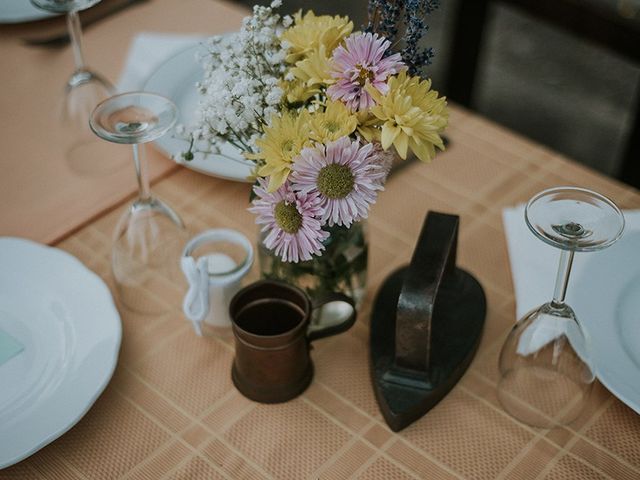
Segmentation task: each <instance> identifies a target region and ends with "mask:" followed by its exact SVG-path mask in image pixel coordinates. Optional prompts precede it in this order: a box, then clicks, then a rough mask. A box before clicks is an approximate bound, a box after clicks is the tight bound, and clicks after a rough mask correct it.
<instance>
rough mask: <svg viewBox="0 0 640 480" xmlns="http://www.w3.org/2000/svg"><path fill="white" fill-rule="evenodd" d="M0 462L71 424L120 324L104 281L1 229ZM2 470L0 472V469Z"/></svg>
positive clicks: (100, 373) (113, 355)
mask: <svg viewBox="0 0 640 480" xmlns="http://www.w3.org/2000/svg"><path fill="white" fill-rule="evenodd" d="M0 329H2V330H3V331H4V332H6V333H8V334H9V335H10V336H12V337H13V338H15V339H16V340H17V341H18V342H20V343H21V344H22V345H23V347H24V348H23V350H22V351H21V352H20V353H18V354H17V355H15V356H14V357H12V358H10V359H9V360H7V361H6V362H5V363H3V364H1V365H0V468H4V467H7V466H9V465H12V464H14V463H16V462H19V461H20V460H22V459H24V458H26V457H28V456H29V455H31V454H33V453H34V452H36V451H37V450H39V449H40V448H42V447H44V446H45V445H47V444H48V443H50V442H52V441H53V440H55V439H56V438H58V437H59V436H60V435H62V434H63V433H65V432H66V431H67V430H69V429H70V428H71V427H72V426H73V425H75V424H76V423H77V422H78V421H79V420H80V419H81V418H82V417H83V416H84V414H85V413H86V412H87V411H88V410H89V408H90V407H91V405H93V403H94V402H95V400H96V399H97V398H98V396H99V395H100V394H101V393H102V391H103V390H104V388H105V387H106V386H107V383H108V382H109V380H110V379H111V376H112V374H113V371H114V369H115V366H116V362H117V358H118V351H119V349H120V340H121V336H122V326H121V323H120V316H119V315H118V311H117V310H116V307H115V305H114V303H113V299H112V297H111V293H110V292H109V289H108V288H107V286H106V285H105V283H104V282H103V281H102V280H101V279H100V278H99V277H98V276H97V275H96V274H95V273H93V272H91V271H90V270H89V269H87V268H86V267H85V266H84V265H83V264H82V263H81V262H80V261H79V260H77V259H76V258H75V257H73V256H72V255H69V254H68V253H66V252H63V251H62V250H59V249H56V248H51V247H46V246H44V245H40V244H37V243H34V242H31V241H29V240H24V239H18V238H11V237H0ZM0 476H1V475H0Z"/></svg>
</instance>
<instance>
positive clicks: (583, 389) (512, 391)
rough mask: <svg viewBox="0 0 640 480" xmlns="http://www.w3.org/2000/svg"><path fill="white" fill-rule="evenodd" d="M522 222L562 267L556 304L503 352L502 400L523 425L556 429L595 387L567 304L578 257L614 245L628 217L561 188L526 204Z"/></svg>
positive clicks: (521, 327) (522, 325)
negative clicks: (556, 250) (548, 247)
mask: <svg viewBox="0 0 640 480" xmlns="http://www.w3.org/2000/svg"><path fill="white" fill-rule="evenodd" d="M525 221H526V223H527V226H528V227H529V229H530V230H531V231H532V232H533V234H534V235H535V236H536V237H538V238H539V239H540V240H542V241H543V242H545V243H547V244H549V245H551V246H553V247H556V248H559V249H560V263H559V266H558V274H557V276H556V283H555V290H554V293H553V299H552V300H551V301H550V302H547V303H545V304H543V305H541V306H540V307H538V308H536V309H534V310H532V311H531V312H529V313H528V314H526V315H525V316H524V317H523V318H522V319H521V320H520V321H518V322H517V323H516V325H515V326H514V327H513V329H512V330H511V332H510V333H509V336H508V337H507V340H506V341H505V343H504V345H503V347H502V351H501V352H500V359H499V369H500V381H499V383H498V398H499V400H500V403H501V404H502V406H503V407H504V408H505V410H506V411H507V412H509V413H510V414H511V415H512V416H513V417H515V418H517V419H518V420H520V421H522V422H523V423H526V424H529V425H532V426H536V427H542V428H553V427H555V426H560V425H566V424H568V423H571V422H572V421H573V420H575V419H576V418H577V417H578V415H579V414H580V413H581V411H582V410H583V408H584V406H585V405H586V404H587V401H588V398H589V393H590V392H591V387H592V386H593V382H594V380H595V374H594V370H593V366H592V364H591V360H590V347H589V341H588V338H587V337H586V336H585V333H584V331H583V329H582V327H581V326H580V323H579V322H578V319H577V318H576V315H575V313H574V311H573V310H572V309H571V307H570V306H569V305H567V304H566V303H565V294H566V292H567V285H568V282H569V274H570V272H571V265H572V263H573V256H574V253H575V252H594V251H597V250H602V249H604V248H607V247H608V246H610V245H611V244H613V243H614V242H615V241H617V240H618V239H619V238H620V236H621V235H622V231H623V229H624V217H623V215H622V212H621V211H620V209H619V208H618V207H617V206H616V205H615V204H614V203H613V202H612V201H611V200H609V199H608V198H606V197H605V196H603V195H600V194H598V193H596V192H592V191H590V190H586V189H582V188H577V187H556V188H551V189H548V190H545V191H543V192H540V193H538V194H537V195H535V196H534V197H533V198H532V199H531V200H529V203H528V204H527V207H526V209H525ZM594 293H595V292H594Z"/></svg>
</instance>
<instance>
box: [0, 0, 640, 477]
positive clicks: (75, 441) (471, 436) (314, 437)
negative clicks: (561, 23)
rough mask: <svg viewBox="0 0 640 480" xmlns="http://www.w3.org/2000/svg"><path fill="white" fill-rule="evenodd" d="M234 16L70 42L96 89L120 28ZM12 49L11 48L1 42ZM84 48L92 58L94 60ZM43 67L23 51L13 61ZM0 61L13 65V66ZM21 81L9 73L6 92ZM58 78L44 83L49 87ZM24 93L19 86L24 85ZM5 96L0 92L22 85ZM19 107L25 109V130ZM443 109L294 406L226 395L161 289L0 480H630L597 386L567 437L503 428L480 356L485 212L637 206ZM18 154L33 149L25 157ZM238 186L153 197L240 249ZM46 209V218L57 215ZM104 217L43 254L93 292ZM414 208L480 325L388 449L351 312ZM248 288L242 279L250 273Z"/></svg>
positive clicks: (503, 317)
mask: <svg viewBox="0 0 640 480" xmlns="http://www.w3.org/2000/svg"><path fill="white" fill-rule="evenodd" d="M239 16H240V15H239V13H238V11H237V10H234V9H232V8H229V7H228V6H227V5H226V4H221V3H218V2H213V1H204V0H189V1H182V2H179V1H174V2H171V1H168V0H166V1H165V0H158V1H155V2H152V4H149V5H146V6H144V7H139V8H138V9H136V10H131V11H128V12H126V13H124V14H122V15H121V16H118V17H116V18H114V19H112V20H110V21H109V22H108V23H105V24H104V25H100V26H98V27H96V29H95V30H93V31H92V32H90V34H89V35H88V44H89V50H90V54H91V57H92V58H95V59H96V62H98V61H101V62H102V65H100V66H101V67H102V68H103V69H104V70H105V71H106V72H107V73H110V74H111V75H112V76H113V75H114V73H115V72H116V71H117V66H118V62H119V61H120V59H121V58H122V55H120V53H118V52H116V51H111V50H109V51H108V52H107V50H106V49H107V48H108V47H109V45H112V44H113V43H115V44H116V47H117V48H116V50H119V51H120V52H124V49H125V48H126V44H127V41H126V39H127V38H129V36H130V35H131V34H133V32H134V31H136V30H137V29H141V28H144V29H147V30H149V29H153V28H155V29H158V30H159V29H162V28H164V29H170V28H172V27H173V29H174V30H175V29H178V28H179V29H182V30H183V31H187V30H189V28H190V26H189V23H190V22H193V30H203V29H204V28H205V26H206V25H207V24H208V23H210V24H211V25H213V27H212V29H214V28H216V27H217V28H222V27H221V25H223V24H224V25H227V24H228V25H229V27H230V28H231V27H235V26H237V23H238V19H239ZM180 19H182V20H180ZM176 25H177V26H176ZM119 29H121V30H122V31H123V32H126V33H123V37H118V36H117V35H115V32H117V31H119ZM0 48H8V47H7V46H2V47H0ZM13 48H14V49H15V51H18V45H17V44H14V45H13ZM101 49H105V52H106V53H104V55H102V56H101V55H100V54H99V51H100V50H101ZM30 52H31V51H30ZM116 53H118V54H117V55H116ZM50 55H53V54H51V53H45V52H39V51H33V52H31V56H32V58H31V60H33V61H34V62H35V60H36V58H38V57H40V58H49V56H50ZM60 55H62V53H60ZM116 57H117V58H116ZM14 63H15V65H14V66H16V68H18V67H17V66H19V62H18V61H17V60H14ZM33 68H34V67H33V64H32V65H31V70H29V71H30V72H31V74H32V73H33ZM26 71H27V69H26V67H24V69H23V70H22V71H21V73H20V78H22V77H24V76H25V75H27V73H25V72H26ZM14 73H15V72H14ZM0 75H2V78H3V80H4V79H6V78H7V77H8V76H9V74H8V73H7V72H6V71H5V70H3V71H2V73H1V74H0ZM16 76H17V75H16ZM63 78H64V75H62V73H61V74H60V77H59V79H58V80H60V81H62V79H63ZM23 80H24V79H23ZM24 81H27V82H33V83H37V82H35V81H34V80H33V79H32V78H31V77H29V78H28V79H27V80H24ZM48 81H49V80H47V82H48ZM52 81H53V80H52ZM17 83H18V80H15V81H14V82H13V83H12V87H11V88H14V89H21V88H24V86H20V85H17ZM47 84H48V83H47ZM3 98H4V97H3ZM3 101H5V100H3ZM12 101H13V100H12ZM15 102H16V104H17V103H18V102H17V100H16V101H15ZM36 104H37V103H36V102H35V101H34V105H36ZM35 109H36V107H35V106H32V107H31V113H30V114H31V115H32V114H33V111H34V110H35ZM452 110H453V114H452V117H451V127H450V129H449V132H448V134H449V136H450V139H451V146H450V147H449V149H448V151H447V152H445V153H444V154H442V155H439V156H438V158H437V159H436V160H435V161H434V163H433V164H432V165H429V166H426V165H422V164H418V163H416V164H413V165H410V166H408V167H407V168H406V169H405V170H403V171H402V172H401V173H399V174H398V175H396V176H395V177H393V178H392V179H391V180H390V181H389V182H388V184H387V189H386V191H385V192H384V193H383V194H382V195H381V197H380V199H379V202H378V204H377V205H376V206H375V207H374V208H373V211H372V215H371V219H370V222H369V224H370V238H371V246H372V248H371V252H370V264H369V290H368V295H367V301H366V303H365V307H364V309H363V310H362V311H361V312H360V315H359V320H358V322H357V323H356V326H355V327H354V328H353V329H352V330H350V331H349V332H348V333H346V334H342V335H340V336H337V337H332V338H330V339H326V340H322V341H319V342H317V344H316V346H315V348H314V350H313V353H312V357H313V360H314V362H315V366H316V374H315V379H314V381H313V383H312V385H311V387H310V388H309V389H308V390H307V391H306V392H305V393H304V394H303V395H302V396H301V397H299V398H297V399H295V400H293V401H290V402H288V403H285V404H281V405H261V404H257V403H253V402H251V401H249V400H247V399H245V398H244V397H242V396H241V395H240V394H239V393H238V392H237V391H236V390H235V388H234V387H233V385H232V383H231V379H230V368H231V362H232V358H233V343H232V342H231V341H230V340H228V339H226V340H225V339H204V338H198V337H196V336H195V335H194V333H193V331H192V329H191V326H190V325H189V324H188V323H187V322H186V321H185V319H184V318H183V316H182V314H181V312H180V311H179V308H178V306H179V302H180V299H181V296H182V294H183V291H182V286H181V285H176V284H171V283H169V282H167V283H166V284H165V291H164V292H163V293H162V294H161V296H159V297H158V301H160V302H165V303H166V306H167V308H168V309H169V310H170V311H169V312H168V313H167V314H165V315H162V316H158V317H153V318H150V317H142V316H136V315H133V314H131V313H130V312H127V311H126V310H124V309H122V308H121V309H120V310H121V314H122V322H123V328H124V331H123V343H122V350H121V354H120V359H119V364H118V367H117V369H116V373H115V375H114V378H113V380H112V381H111V383H110V385H109V386H108V387H107V389H106V391H105V392H104V393H103V395H102V396H101V397H100V398H99V399H98V401H97V402H96V404H95V405H94V407H93V408H92V409H91V410H90V411H89V412H88V414H87V415H86V416H85V417H84V418H83V419H82V420H81V421H80V422H79V423H78V424H77V425H76V426H75V427H74V428H72V429H71V430H70V431H69V432H68V433H66V434H65V435H63V436H62V437H61V438H59V439H58V440H56V441H54V442H53V443H52V444H51V445H49V446H47V447H45V448H44V449H42V450H41V451H40V452H38V453H36V454H35V455H33V456H32V457H30V458H28V459H27V460H25V461H23V462H21V463H19V464H17V465H15V466H14V467H11V468H9V469H7V470H3V471H0V478H2V479H5V478H7V479H23V478H24V479H30V478H37V479H45V478H46V479H50V478H57V479H96V478H105V479H107V478H108V479H111V478H128V479H156V478H184V479H200V478H214V479H223V478H225V479H244V478H250V479H262V478H269V479H279V480H280V479H283V480H288V479H292V480H298V479H305V478H323V479H325V478H326V479H331V480H335V479H342V478H358V479H381V480H391V479H394V480H395V479H405V478H406V479H420V478H425V479H427V478H428V479H494V478H500V479H536V478H554V479H567V480H569V479H593V478H604V479H619V478H621V479H637V478H640V417H639V416H638V415H636V414H635V413H633V411H632V410H630V409H629V408H628V407H626V406H625V405H623V404H622V403H621V402H620V401H618V400H617V399H615V398H614V397H613V396H612V395H611V394H610V393H609V392H607V391H606V390H605V389H604V388H603V387H602V386H600V385H598V386H597V388H596V390H595V394H594V396H593V399H592V402H591V404H590V406H589V409H588V411H587V412H586V413H585V414H584V416H582V417H581V418H580V419H579V420H578V421H577V422H576V423H575V424H574V425H573V426H571V428H564V429H555V430H551V431H548V430H539V429H534V428H530V427H527V426H524V425H522V424H519V423H518V422H516V421H515V420H513V419H512V418H511V417H509V416H508V415H507V414H506V413H505V412H504V411H503V410H502V409H501V408H500V406H499V404H498V403H497V399H496V394H495V386H496V380H497V355H498V352H499V349H500V346H501V344H502V342H503V340H504V338H505V336H506V334H507V332H508V330H509V328H510V326H511V325H512V323H513V321H514V298H513V289H512V285H511V277H510V272H509V264H508V258H507V251H506V246H505V239H504V234H503V230H502V223H501V209H502V208H503V207H504V206H505V205H513V204H515V203H517V202H522V201H525V200H526V199H528V198H529V197H530V196H531V195H532V194H534V193H535V192H537V191H539V190H541V189H544V188H546V187H549V186H552V185H558V184H574V185H581V186H585V187H589V188H593V189H595V190H597V191H600V192H602V193H605V194H607V195H609V196H611V197H612V198H613V199H614V200H615V201H616V202H618V204H619V205H620V206H621V207H623V208H639V207H640V194H639V193H638V192H636V191H634V190H632V189H630V188H627V187H625V186H623V185H621V184H619V183H616V182H614V181H612V180H608V179H606V178H604V177H602V176H600V175H598V174H595V173H593V172H591V171H589V170H587V169H585V168H583V167H580V166H578V165H577V164H575V163H572V162H570V161H567V160H565V159H562V158H561V157H560V156H558V155H557V154H555V153H553V152H551V151H549V150H547V149H545V148H542V147H540V146H538V145H535V144H533V143H532V142H529V141H527V140H524V139H522V138H521V137H518V136H516V135H514V134H512V133H510V132H508V131H506V130H505V129H503V128H500V127H497V126H495V125H493V124H491V123H489V122H488V121H486V120H484V119H482V118H480V117H478V116H476V115H473V114H470V113H468V112H465V111H462V110H461V109H459V108H455V107H453V109H452ZM5 112H6V110H3V115H6V113H5ZM25 115H26V114H25ZM25 121H26V120H25ZM41 128H44V126H43V125H41ZM0 131H2V130H0ZM45 131H46V130H45ZM3 134H5V135H6V132H4V133H3ZM43 134H44V133H43ZM22 138H29V137H22ZM20 145H21V143H20ZM13 148H17V147H16V146H15V145H14V147H13ZM24 148H27V147H26V146H25V147H24ZM29 148H32V149H34V151H44V147H42V146H40V147H36V146H31V147H29ZM15 151H18V150H15ZM5 152H6V150H5ZM4 155H5V156H3V162H4V164H3V165H4V166H5V168H4V172H5V177H3V182H4V183H3V185H4V184H5V183H7V184H11V183H13V182H10V181H7V180H4V179H5V178H6V176H12V178H14V180H15V179H20V181H22V182H27V183H29V182H30V183H31V184H32V185H31V186H30V187H29V188H31V189H32V190H31V191H32V195H31V196H27V198H22V200H21V201H20V202H18V201H16V200H14V201H13V202H12V203H10V206H11V209H12V210H14V209H15V210H16V211H15V212H12V215H13V217H16V216H17V217H19V214H21V213H23V214H25V215H31V216H32V215H35V213H33V212H35V211H38V209H39V204H42V203H45V202H43V201H41V199H42V198H45V197H46V198H54V197H55V195H56V192H55V191H53V189H52V190H51V191H46V192H44V193H43V192H39V191H40V190H42V186H41V185H40V186H38V185H34V184H33V183H34V182H33V181H32V179H30V177H29V172H30V171H31V170H29V169H27V168H22V169H21V170H19V171H18V170H13V171H11V173H10V174H9V173H7V165H10V164H11V162H8V161H7V160H6V153H4ZM50 168H51V169H52V170H53V171H55V168H53V167H50ZM31 169H35V164H33V166H32V167H31ZM13 172H17V173H13ZM59 178H61V177H59ZM65 178H67V180H69V179H70V178H69V177H65ZM113 183H117V182H113ZM3 188H4V187H3ZM68 188H70V189H73V188H76V190H72V192H75V195H76V196H77V195H80V194H82V193H83V192H84V191H85V190H83V189H81V188H78V187H73V186H71V185H69V187H68ZM83 188H84V189H89V187H88V186H86V185H85V186H84V187H83ZM248 189H249V187H248V186H247V185H244V184H238V183H231V182H226V181H222V180H217V179H214V178H209V177H205V176H202V175H198V174H196V173H193V172H190V171H188V170H184V169H179V170H178V171H176V172H171V173H170V174H169V175H167V176H166V178H164V179H163V180H161V181H159V182H158V183H157V185H156V186H155V191H156V193H157V194H158V195H159V196H162V197H164V198H165V199H166V200H167V201H169V202H170V203H171V204H172V205H173V206H175V208H176V209H177V210H178V211H179V212H180V214H181V215H182V216H183V217H184V219H185V221H186V222H187V223H188V225H189V227H190V228H191V230H193V231H199V230H202V229H205V228H209V227H230V228H236V229H239V230H241V231H243V232H245V233H246V234H247V235H249V236H250V237H252V238H253V236H254V235H255V229H254V225H253V217H252V215H251V214H249V213H248V212H247V211H246V206H247V198H248ZM14 191H15V189H14ZM113 191H114V190H113V188H111V189H107V188H106V187H105V193H104V195H103V197H101V198H102V200H101V201H102V202H103V203H104V204H105V205H107V204H108V203H109V202H108V201H107V198H108V197H109V195H107V193H106V192H111V194H113ZM72 192H71V193H68V195H69V196H72ZM2 194H3V195H4V196H3V197H2V198H3V202H5V204H4V205H3V222H2V223H3V225H7V224H8V223H7V222H5V221H4V219H5V218H4V216H5V214H4V211H5V209H6V208H7V205H6V202H7V201H8V199H9V200H10V198H9V197H10V195H9V196H8V195H7V194H6V193H5V192H4V191H3V193H2ZM120 195H121V196H122V192H120ZM36 198H37V199H38V201H35V199H36ZM76 198H77V197H76ZM96 201H97V200H96ZM54 207H55V205H50V206H49V207H48V208H50V211H51V212H53V213H57V208H54ZM122 208H123V207H122V206H121V207H118V208H116V209H115V210H113V211H111V212H109V213H106V214H104V215H101V216H99V218H97V219H96V220H95V221H92V222H90V223H88V224H86V225H85V226H84V227H83V228H82V229H80V230H79V231H77V232H75V233H73V234H71V235H69V236H68V237H67V238H66V239H65V240H64V241H62V242H60V243H59V244H58V246H59V247H61V248H63V249H65V250H67V251H69V252H71V253H72V254H74V255H76V256H77V257H78V258H79V259H81V260H82V261H83V262H84V263H85V264H86V265H87V266H88V267H89V268H91V269H93V270H94V271H96V272H97V273H98V274H99V275H101V276H102V277H103V278H104V279H105V280H106V281H107V282H108V283H109V284H110V285H111V286H112V280H111V277H110V274H109V249H110V238H111V232H112V229H113V227H114V225H115V222H116V220H117V218H118V216H119V214H120V213H121V210H122ZM429 209H433V210H438V211H442V212H451V213H457V214H459V215H460V216H461V230H460V240H459V247H458V248H459V255H458V261H459V264H460V265H461V266H462V267H463V268H465V269H468V270H469V271H471V272H472V273H473V274H474V275H476V276H477V278H478V279H479V280H480V281H481V283H482V285H483V286H484V288H485V291H486V294H487V298H488V313H487V321H486V326H485V331H484V336H483V339H482V343H481V345H480V348H479V351H478V353H477V355H476V357H475V359H474V361H473V363H472V364H471V367H470V368H469V371H468V372H467V373H466V374H465V376H464V377H463V379H462V381H461V382H460V383H459V384H458V385H457V386H456V387H455V388H454V389H453V391H452V392H451V393H450V394H449V395H448V396H447V397H446V398H445V399H444V400H443V401H442V402H441V403H440V404H438V405H437V406H436V407H435V408H434V409H433V410H432V411H430V412H429V413H428V414H427V415H426V416H425V417H424V418H422V419H421V420H419V421H417V422H416V423H414V424H413V425H411V426H410V427H409V428H407V429H406V430H404V431H402V432H400V433H397V434H395V433H392V432H391V431H390V430H389V429H387V427H386V426H385V424H384V421H383V420H382V417H381V415H380V412H379V411H378V408H377V405H376V402H375V399H374V396H373V391H372V388H371V384H370V380H369V372H368V323H369V312H368V309H369V306H370V303H371V299H372V296H373V295H374V293H375V291H376V290H377V288H378V287H379V286H380V284H381V282H382V280H383V279H384V278H385V277H386V275H388V274H389V273H390V272H391V271H392V270H393V269H395V268H396V267H398V266H400V265H402V264H404V263H406V262H407V261H408V260H409V258H410V255H411V252H412V250H413V247H414V243H415V241H416V238H417V235H418V233H419V230H420V227H421V223H422V220H423V218H424V215H425V213H426V212H427V210H429ZM80 213H82V214H84V215H85V216H86V214H87V213H88V212H87V210H86V209H85V210H83V211H82V212H64V214H61V215H64V217H69V221H68V222H67V223H65V224H64V225H66V228H73V226H72V224H74V223H75V221H76V219H77V216H78V215H80ZM94 213H95V212H94ZM44 216H45V217H46V215H44ZM13 217H12V218H13ZM12 225H17V223H15V222H14V223H13V224H12ZM4 228H6V227H4ZM44 231H45V229H40V230H38V232H39V233H40V234H42V232H44ZM64 231H65V230H64V229H63V228H61V229H60V230H59V231H57V233H56V234H55V235H49V236H48V237H47V235H44V236H43V237H42V238H55V237H56V235H58V236H59V235H61V234H64ZM34 232H35V231H34ZM27 233H28V232H27ZM252 275H253V278H256V276H257V272H255V271H254V272H253V273H252Z"/></svg>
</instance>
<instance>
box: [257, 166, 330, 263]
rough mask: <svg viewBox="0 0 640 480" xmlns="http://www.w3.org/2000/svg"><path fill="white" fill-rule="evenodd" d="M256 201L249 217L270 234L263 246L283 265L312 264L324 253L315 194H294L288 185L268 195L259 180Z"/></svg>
mask: <svg viewBox="0 0 640 480" xmlns="http://www.w3.org/2000/svg"><path fill="white" fill-rule="evenodd" d="M253 191H254V192H255V194H256V195H257V197H256V198H255V199H254V200H253V202H252V203H253V206H252V207H250V208H249V211H250V212H251V213H254V214H256V215H257V216H258V218H256V223H257V224H258V225H263V227H262V231H263V232H269V233H268V234H267V236H266V238H265V239H264V245H265V246H266V247H267V248H268V249H269V250H273V251H274V253H275V254H276V255H278V256H279V257H280V258H282V260H283V261H285V262H293V263H298V262H299V261H300V260H303V261H304V260H311V256H312V255H319V254H320V252H321V251H322V250H324V245H323V244H322V241H323V240H325V239H326V238H327V237H328V236H329V233H328V232H325V231H324V230H322V228H321V227H322V223H321V222H320V219H319V217H320V216H321V215H322V208H321V207H320V198H319V195H318V194H317V193H309V194H308V193H303V192H294V191H293V190H292V189H291V186H290V184H289V182H287V183H285V184H284V185H283V186H281V187H280V188H279V189H278V190H276V191H275V192H273V193H269V192H268V191H267V181H266V180H265V179H263V178H260V179H258V185H256V186H255V187H253Z"/></svg>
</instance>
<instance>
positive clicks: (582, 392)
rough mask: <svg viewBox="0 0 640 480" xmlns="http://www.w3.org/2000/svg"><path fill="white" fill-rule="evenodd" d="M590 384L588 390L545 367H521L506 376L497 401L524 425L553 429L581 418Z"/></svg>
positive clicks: (503, 378)
mask: <svg viewBox="0 0 640 480" xmlns="http://www.w3.org/2000/svg"><path fill="white" fill-rule="evenodd" d="M591 385H592V384H591ZM591 385H590V386H589V387H588V388H586V389H585V386H584V385H579V384H578V383H576V382H575V381H573V380H572V379H570V378H568V377H567V376H565V375H563V374H561V373H559V372H557V371H553V370H549V369H546V368H543V367H539V366H528V367H521V368H518V369H514V370H511V371H509V372H507V373H506V374H505V375H503V377H502V378H501V380H500V382H499V384H498V399H499V400H500V404H501V405H502V407H503V408H504V409H505V410H506V411H507V412H508V413H509V414H510V415H511V416H513V417H514V418H516V419H518V420H519V421H521V422H522V423H525V424H527V425H530V426H533V427H538V428H554V427H558V426H562V425H567V424H570V423H571V422H573V421H574V420H575V419H576V418H578V416H579V415H580V413H581V412H582V411H583V410H584V407H585V405H586V403H587V401H588V398H589V393H590V390H591Z"/></svg>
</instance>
